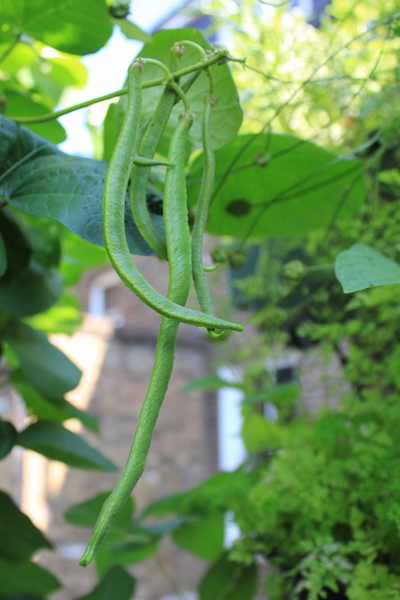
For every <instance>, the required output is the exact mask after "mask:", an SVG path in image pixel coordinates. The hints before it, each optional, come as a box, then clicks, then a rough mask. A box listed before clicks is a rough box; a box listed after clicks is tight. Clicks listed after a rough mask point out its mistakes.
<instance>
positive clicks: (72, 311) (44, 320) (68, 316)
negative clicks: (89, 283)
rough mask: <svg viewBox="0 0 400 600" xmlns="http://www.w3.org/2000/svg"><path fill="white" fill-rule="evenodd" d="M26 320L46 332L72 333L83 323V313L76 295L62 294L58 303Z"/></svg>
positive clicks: (35, 327)
mask: <svg viewBox="0 0 400 600" xmlns="http://www.w3.org/2000/svg"><path fill="white" fill-rule="evenodd" d="M24 321H25V323H27V324H28V325H30V326H31V327H33V328H34V329H40V331H43V332H44V333H66V334H67V335H71V334H72V333H73V332H74V331H75V330H76V329H77V327H79V326H80V325H81V324H82V313H81V311H80V306H79V302H78V300H77V299H76V298H75V296H71V295H70V294H62V296H61V297H60V299H59V300H58V302H57V304H54V305H53V306H52V307H51V308H49V309H48V310H46V312H44V313H40V314H37V315H34V316H33V317H30V318H29V319H24Z"/></svg>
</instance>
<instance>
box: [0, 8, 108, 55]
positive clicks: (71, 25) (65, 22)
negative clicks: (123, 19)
mask: <svg viewBox="0 0 400 600" xmlns="http://www.w3.org/2000/svg"><path fill="white" fill-rule="evenodd" d="M0 18H1V21H2V22H3V23H4V24H9V25H11V26H12V28H13V29H14V28H15V27H16V28H17V29H19V30H20V31H22V32H23V33H27V34H28V35H30V36H32V37H34V38H35V39H37V40H39V41H40V42H43V43H44V44H47V45H48V46H52V47H53V48H57V50H61V51H62V52H69V53H70V54H89V53H91V52H96V51H97V50H99V49H100V48H101V47H102V46H104V44H105V43H106V41H107V40H108V38H109V37H110V35H111V33H112V23H111V20H110V18H109V15H108V11H107V5H106V3H105V2H104V0H69V1H68V2H58V1H57V0H29V2H25V0H15V1H14V2H12V3H10V2H9V1H8V0H2V1H1V3H0Z"/></svg>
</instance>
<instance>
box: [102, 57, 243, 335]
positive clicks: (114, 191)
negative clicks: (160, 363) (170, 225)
mask: <svg viewBox="0 0 400 600" xmlns="http://www.w3.org/2000/svg"><path fill="white" fill-rule="evenodd" d="M140 71H141V63H140V62H139V61H135V62H134V63H132V65H131V67H130V68H129V72H128V89H129V93H128V109H127V111H126V114H125V119H124V122H123V125H122V128H121V132H120V135H119V138H118V141H117V144H116V146H115V149H114V152H113V155H112V157H111V160H110V164H109V168H108V171H107V176H106V179H105V182H104V192H103V235H104V240H105V246H106V249H107V252H108V255H109V258H110V261H111V264H112V265H113V267H114V269H115V271H116V272H117V273H118V275H119V277H120V278H121V280H122V281H123V282H124V283H125V285H126V286H127V287H128V288H129V289H130V290H131V291H132V292H134V293H135V294H136V295H137V296H138V297H139V298H140V300H142V301H143V302H144V303H145V304H148V305H149V306H150V307H151V308H153V309H154V310H155V311H156V312H158V313H160V314H161V315H163V316H166V317H169V318H171V319H177V320H178V321H182V322H183V323H189V324H190V325H195V326H197V327H206V328H207V329H231V330H235V331H243V327H242V326H241V325H238V324H236V323H229V322H228V321H224V320H222V319H218V318H217V317H213V316H212V315H205V314H203V313H201V312H199V311H196V310H192V309H189V308H186V307H183V306H180V305H179V304H177V303H176V302H173V301H172V300H170V299H169V298H165V297H164V296H163V295H162V294H160V292H158V291H157V290H156V289H155V288H154V287H153V286H151V285H150V284H149V282H148V281H147V280H146V279H145V277H143V275H142V274H141V272H140V271H139V269H138V268H137V267H136V265H135V264H134V262H133V260H132V257H131V254H130V251H129V247H128V242H127V240H126V234H125V196H126V190H127V187H128V182H129V176H130V173H131V169H132V163H133V160H134V157H135V156H136V150H137V145H138V135H139V124H140V118H139V115H140V108H141V86H140V85H139V84H140V78H139V77H140Z"/></svg>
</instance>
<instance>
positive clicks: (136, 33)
mask: <svg viewBox="0 0 400 600" xmlns="http://www.w3.org/2000/svg"><path fill="white" fill-rule="evenodd" d="M113 23H114V24H115V25H119V26H120V28H121V31H122V33H123V34H124V36H125V37H126V38H128V39H129V40H139V41H140V42H147V41H148V40H149V39H150V36H149V34H148V33H146V32H145V31H143V29H140V27H138V25H135V23H132V21H129V19H113Z"/></svg>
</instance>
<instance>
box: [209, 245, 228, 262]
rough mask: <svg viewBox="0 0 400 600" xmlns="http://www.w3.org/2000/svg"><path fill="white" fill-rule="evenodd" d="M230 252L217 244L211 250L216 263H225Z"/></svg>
mask: <svg viewBox="0 0 400 600" xmlns="http://www.w3.org/2000/svg"><path fill="white" fill-rule="evenodd" d="M228 255H229V252H228V250H227V248H224V247H223V246H217V247H216V248H214V249H213V250H212V251H211V258H212V259H213V261H214V262H215V263H225V262H226V261H227V260H228Z"/></svg>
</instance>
